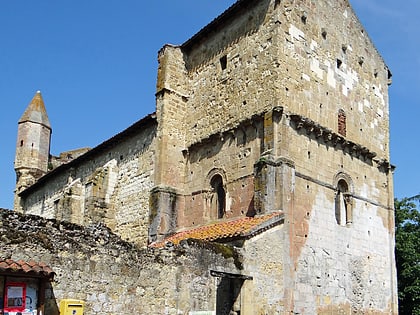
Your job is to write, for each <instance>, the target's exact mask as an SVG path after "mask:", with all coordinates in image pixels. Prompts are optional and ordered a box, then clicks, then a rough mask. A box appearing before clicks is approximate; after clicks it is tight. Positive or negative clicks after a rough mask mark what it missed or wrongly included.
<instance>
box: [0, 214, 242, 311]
mask: <svg viewBox="0 0 420 315" xmlns="http://www.w3.org/2000/svg"><path fill="white" fill-rule="evenodd" d="M0 235H1V236H0V257H1V258H10V259H13V260H20V259H22V260H26V261H30V260H34V261H38V262H39V261H42V262H45V263H46V264H48V265H49V266H50V267H51V268H52V269H53V270H54V272H55V273H56V276H55V278H54V281H53V282H52V285H51V287H50V289H47V292H46V299H47V301H46V308H45V313H46V314H48V315H58V305H59V302H60V300H61V299H65V298H72V299H80V300H83V301H85V302H86V304H85V312H84V314H85V315H93V314H98V315H99V314H100V315H111V314H188V312H190V311H209V310H214V309H215V301H216V296H215V295H216V286H215V281H216V280H215V278H213V277H212V276H210V273H209V270H210V269H216V270H221V269H222V270H230V271H232V272H237V271H235V267H234V262H233V259H232V258H231V259H225V258H223V256H222V255H221V254H216V253H215V251H213V250H211V249H209V248H204V247H203V246H194V245H192V244H185V245H184V246H183V247H180V248H177V249H174V248H172V249H163V250H157V249H155V250H151V249H139V248H137V247H136V246H134V245H132V244H131V243H128V242H125V241H123V240H121V239H120V238H119V237H118V236H117V235H115V234H113V233H112V232H110V230H109V229H108V228H106V227H104V226H103V225H101V224H97V225H90V226H87V227H82V226H79V225H76V224H72V223H68V222H60V221H57V220H53V219H44V218H41V217H38V216H33V215H22V214H19V213H17V212H13V211H9V210H4V209H1V210H0Z"/></svg>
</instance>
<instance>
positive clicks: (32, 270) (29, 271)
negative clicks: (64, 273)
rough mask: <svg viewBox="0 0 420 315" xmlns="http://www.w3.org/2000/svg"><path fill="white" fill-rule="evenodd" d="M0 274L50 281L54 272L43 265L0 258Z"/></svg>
mask: <svg viewBox="0 0 420 315" xmlns="http://www.w3.org/2000/svg"><path fill="white" fill-rule="evenodd" d="M0 273H15V274H19V275H22V274H23V275H28V276H37V277H45V278H50V279H52V278H53V277H54V274H55V273H54V271H53V270H52V269H51V268H50V267H49V266H47V265H46V264H45V263H36V262H34V261H30V262H26V261H24V260H19V261H14V260H12V259H1V258H0Z"/></svg>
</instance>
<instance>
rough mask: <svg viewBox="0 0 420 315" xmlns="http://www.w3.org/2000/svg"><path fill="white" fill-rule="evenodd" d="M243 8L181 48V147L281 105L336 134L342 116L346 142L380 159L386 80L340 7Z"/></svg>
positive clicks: (385, 150)
mask: <svg viewBox="0 0 420 315" xmlns="http://www.w3.org/2000/svg"><path fill="white" fill-rule="evenodd" d="M249 6H250V7H252V8H251V9H249V8H247V9H245V10H244V12H241V14H238V15H237V16H236V17H235V20H230V21H229V22H226V23H224V24H223V25H222V26H220V31H219V32H218V31H213V32H211V33H210V34H208V36H206V37H205V38H204V39H200V40H196V41H197V42H193V44H189V43H187V44H185V45H184V47H183V49H184V60H187V61H186V67H187V70H188V83H187V84H189V88H188V93H187V96H188V102H187V105H186V106H187V108H188V109H189V110H188V111H187V113H188V114H189V115H188V116H186V117H185V123H186V129H187V130H191V132H189V133H188V135H187V136H188V137H187V143H195V142H197V141H200V139H202V138H206V136H208V135H210V134H214V133H217V132H220V131H221V130H226V129H227V128H229V127H232V126H234V125H235V124H237V122H238V121H242V120H244V119H246V118H250V117H251V116H252V115H253V114H256V113H260V112H262V111H264V110H267V109H270V108H272V107H274V106H278V105H281V106H283V107H285V109H286V110H287V111H289V112H294V113H297V114H300V115H303V116H306V117H308V118H310V119H312V120H315V121H317V122H319V123H320V124H321V125H323V126H325V127H327V128H329V129H331V130H334V131H336V132H337V129H338V113H339V111H340V110H343V111H344V112H345V113H346V116H347V137H348V139H350V140H352V141H354V142H357V143H362V144H363V145H365V146H367V147H369V148H370V149H371V150H372V151H374V152H376V153H378V154H379V155H381V156H383V157H384V158H388V157H389V147H388V145H387V144H388V142H389V137H388V129H389V125H388V120H389V112H388V96H387V95H388V93H387V85H388V83H389V76H390V74H389V71H388V68H387V67H386V65H385V64H384V62H383V60H382V59H381V57H380V55H379V54H378V53H377V51H376V49H375V47H374V46H373V44H372V43H371V41H370V39H369V38H368V36H367V34H366V33H365V31H364V29H363V27H362V26H361V25H360V23H359V22H358V20H357V18H356V16H355V15H354V13H353V11H352V9H351V7H350V4H349V3H348V1H346V0H340V1H336V0H322V1H316V2H309V1H281V2H279V1H269V0H264V1H258V2H255V4H254V5H252V4H251V5H249ZM222 61H223V62H222ZM179 63H183V61H179ZM184 90H185V89H184ZM371 134H376V136H375V137H367V136H366V135H371Z"/></svg>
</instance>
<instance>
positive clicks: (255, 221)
mask: <svg viewBox="0 0 420 315" xmlns="http://www.w3.org/2000/svg"><path fill="white" fill-rule="evenodd" d="M281 222H283V212H273V213H269V214H266V215H261V216H255V217H243V218H239V219H234V220H230V221H223V222H216V223H212V224H208V225H205V226H200V227H197V228H193V229H190V230H186V231H182V232H178V233H176V234H174V235H172V236H169V237H167V238H165V239H164V240H163V241H161V242H155V243H152V244H150V247H155V248H160V247H163V246H165V244H167V243H169V244H175V245H177V244H179V243H180V242H181V241H182V240H186V239H198V240H205V241H220V242H223V241H229V240H233V239H236V238H247V237H251V236H254V235H256V234H258V233H261V232H263V231H265V230H267V229H269V228H271V227H273V226H275V225H277V224H279V223H281Z"/></svg>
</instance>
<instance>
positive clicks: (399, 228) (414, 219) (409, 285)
mask: <svg viewBox="0 0 420 315" xmlns="http://www.w3.org/2000/svg"><path fill="white" fill-rule="evenodd" d="M415 197H417V196H415ZM414 200H418V199H416V198H414V197H412V198H403V199H401V200H398V199H395V227H396V231H395V240H396V246H395V257H396V263H397V274H398V303H399V314H400V315H406V314H407V315H409V314H410V315H411V314H413V315H420V212H419V211H418V210H417V208H416V204H415V203H414V202H413V201H414Z"/></svg>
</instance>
